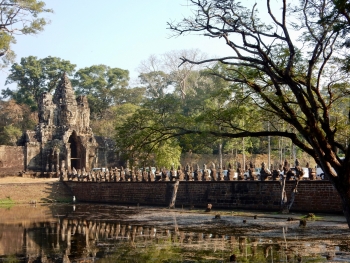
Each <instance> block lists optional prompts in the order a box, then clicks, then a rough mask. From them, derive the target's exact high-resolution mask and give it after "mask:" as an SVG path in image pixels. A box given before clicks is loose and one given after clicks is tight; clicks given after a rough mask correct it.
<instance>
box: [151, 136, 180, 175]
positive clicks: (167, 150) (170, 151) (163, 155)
mask: <svg viewBox="0 0 350 263" xmlns="http://www.w3.org/2000/svg"><path fill="white" fill-rule="evenodd" d="M153 153H154V155H155V157H154V158H155V162H156V165H157V166H158V167H167V168H170V167H171V166H174V167H175V168H177V167H178V166H179V165H180V157H181V147H180V146H179V145H178V144H177V142H176V140H171V139H169V140H167V141H165V142H163V143H161V144H160V145H159V146H157V147H154V152H153Z"/></svg>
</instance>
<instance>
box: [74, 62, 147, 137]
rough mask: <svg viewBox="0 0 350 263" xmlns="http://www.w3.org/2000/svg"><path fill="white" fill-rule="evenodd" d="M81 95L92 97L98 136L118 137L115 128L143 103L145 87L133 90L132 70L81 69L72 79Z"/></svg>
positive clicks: (92, 122) (107, 67) (94, 121)
mask: <svg viewBox="0 0 350 263" xmlns="http://www.w3.org/2000/svg"><path fill="white" fill-rule="evenodd" d="M72 84H73V86H74V88H75V91H76V93H77V94H78V95H85V96H87V98H88V102H89V106H90V111H91V114H90V116H91V127H92V129H93V131H94V133H95V134H96V135H100V136H105V137H111V138H113V137H114V136H115V127H116V126H117V125H119V124H120V123H121V122H123V120H125V118H126V117H127V116H129V115H130V114H132V113H133V112H134V111H135V110H136V109H137V107H138V105H140V104H141V103H142V100H143V98H144V94H145V88H143V87H135V88H130V87H129V71H127V70H124V69H120V68H111V67H109V66H106V65H93V66H91V67H86V68H82V69H79V70H78V71H77V72H76V73H75V75H74V79H73V80H72Z"/></svg>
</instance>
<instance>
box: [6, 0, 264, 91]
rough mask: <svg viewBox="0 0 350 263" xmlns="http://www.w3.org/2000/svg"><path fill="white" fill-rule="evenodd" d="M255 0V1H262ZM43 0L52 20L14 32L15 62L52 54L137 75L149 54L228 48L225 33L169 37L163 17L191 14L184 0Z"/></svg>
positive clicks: (216, 52) (222, 51)
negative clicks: (35, 29) (39, 28)
mask: <svg viewBox="0 0 350 263" xmlns="http://www.w3.org/2000/svg"><path fill="white" fill-rule="evenodd" d="M256 1H257V2H258V4H259V6H265V5H266V4H265V3H264V2H265V1H262V0H256ZM256 1H253V0H248V1H245V3H246V2H251V3H252V4H254V3H255V2H256ZM44 2H45V3H46V7H48V8H52V9H53V10H54V13H53V14H45V15H44V16H45V17H46V18H48V19H50V20H51V23H50V24H49V25H47V26H46V28H45V30H44V31H43V32H41V33H39V34H38V35H35V36H18V37H17V44H16V45H14V46H13V50H14V51H15V53H16V54H17V57H16V62H19V61H20V59H21V58H22V57H27V56H37V57H38V58H44V57H47V56H53V57H59V58H61V59H65V60H69V61H70V62H71V63H73V64H76V65H77V69H79V68H83V67H89V66H92V65H97V64H105V65H108V66H110V67H118V68H122V69H127V70H129V71H130V76H131V78H132V79H134V80H135V79H136V78H137V75H138V74H137V71H136V68H137V67H138V66H139V64H140V62H141V61H142V60H146V59H147V58H148V57H149V56H150V55H158V54H159V55H160V54H163V53H166V52H170V51H173V50H182V49H199V50H201V51H202V52H204V53H206V54H208V55H222V54H225V53H227V52H228V50H229V48H228V47H226V45H225V43H224V42H223V39H221V40H218V39H209V38H206V37H203V36H201V37H200V36H191V35H187V36H180V37H177V38H171V37H170V35H171V34H172V32H171V31H170V30H168V29H167V22H169V21H173V20H176V21H179V20H181V19H182V18H183V17H185V16H188V15H189V14H190V12H191V10H190V8H189V7H188V6H187V4H188V1H187V0H149V1H144V0H113V1H111V0H100V1H92V0H44ZM260 3H261V4H260ZM250 6H251V5H250ZM7 74H8V70H6V69H5V70H4V71H2V72H0V89H1V88H3V87H4V84H5V79H6V76H7Z"/></svg>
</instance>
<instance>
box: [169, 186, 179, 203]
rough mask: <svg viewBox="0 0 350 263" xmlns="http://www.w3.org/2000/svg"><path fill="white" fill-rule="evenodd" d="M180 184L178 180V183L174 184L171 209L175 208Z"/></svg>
mask: <svg viewBox="0 0 350 263" xmlns="http://www.w3.org/2000/svg"><path fill="white" fill-rule="evenodd" d="M179 183H180V181H179V180H176V183H175V184H174V189H173V196H172V197H171V201H170V204H169V208H175V201H176V194H177V189H178V187H179Z"/></svg>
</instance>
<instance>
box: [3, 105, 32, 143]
mask: <svg viewBox="0 0 350 263" xmlns="http://www.w3.org/2000/svg"><path fill="white" fill-rule="evenodd" d="M36 123H37V116H36V114H35V113H33V112H31V110H30V108H29V107H28V106H27V105H18V104H17V103H16V102H15V101H14V100H9V101H0V145H16V143H17V141H18V139H19V138H20V137H21V136H22V133H23V132H24V131H25V130H30V129H34V127H35V125H36Z"/></svg>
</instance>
